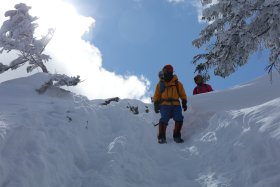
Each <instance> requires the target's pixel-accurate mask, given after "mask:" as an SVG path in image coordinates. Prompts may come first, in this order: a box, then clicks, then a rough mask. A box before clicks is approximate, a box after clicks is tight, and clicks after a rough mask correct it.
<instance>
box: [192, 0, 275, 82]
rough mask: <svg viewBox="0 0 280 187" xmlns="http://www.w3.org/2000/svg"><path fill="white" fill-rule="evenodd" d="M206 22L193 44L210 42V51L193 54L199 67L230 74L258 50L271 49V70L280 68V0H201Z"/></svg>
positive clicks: (220, 74)
mask: <svg viewBox="0 0 280 187" xmlns="http://www.w3.org/2000/svg"><path fill="white" fill-rule="evenodd" d="M201 1H202V5H203V7H204V9H203V12H202V19H203V20H204V21H206V22H207V23H208V24H207V26H206V27H205V28H204V29H203V30H202V31H201V33H200V36H199V38H197V39H195V40H194V41H193V45H194V46H196V47H198V48H200V47H201V46H202V45H203V44H207V43H208V44H209V43H210V45H209V46H208V47H207V52H206V53H204V54H198V55H196V56H195V57H194V58H193V63H194V64H196V65H197V67H196V71H198V72H200V73H202V74H204V75H207V74H208V72H207V71H208V70H209V69H212V68H214V74H215V75H219V76H221V77H227V76H229V75H230V74H232V73H234V72H235V70H236V69H237V68H238V67H240V66H243V65H244V64H246V63H247V62H248V58H249V56H250V55H251V54H253V53H254V52H256V51H259V50H263V49H268V50H269V52H270V55H269V64H268V66H267V70H268V72H272V69H273V68H275V69H276V70H277V71H278V72H280V57H279V55H280V14H279V12H280V1H279V0H215V2H214V0H213V1H212V0H201Z"/></svg>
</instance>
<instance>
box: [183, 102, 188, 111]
mask: <svg viewBox="0 0 280 187" xmlns="http://www.w3.org/2000/svg"><path fill="white" fill-rule="evenodd" d="M182 108H183V110H184V111H186V110H187V109H188V106H187V100H182Z"/></svg>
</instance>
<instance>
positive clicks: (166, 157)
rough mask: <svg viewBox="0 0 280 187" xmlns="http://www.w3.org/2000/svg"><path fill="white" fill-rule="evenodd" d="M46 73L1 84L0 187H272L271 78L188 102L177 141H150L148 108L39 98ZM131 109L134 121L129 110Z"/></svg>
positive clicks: (278, 89) (276, 83) (278, 148)
mask: <svg viewBox="0 0 280 187" xmlns="http://www.w3.org/2000/svg"><path fill="white" fill-rule="evenodd" d="M47 80H48V77H47V76H46V74H42V73H38V74H35V75H32V76H29V77H25V78H19V79H16V80H10V81H7V82H4V83H1V84H0V95H1V97H0V186H1V187H2V186H3V187H38V186H40V187H56V186H57V187H91V186H97V187H131V186H133V187H138V186H139V187H170V186H177V187H183V186H190V187H196V186H197V187H220V186H232V187H237V186H238V187H239V186H248V187H249V186H250V187H251V186H257V187H277V186H278V185H279V184H280V174H279V171H280V160H279V158H280V123H279V121H280V117H279V111H280V79H279V75H278V74H277V75H275V76H274V78H273V82H272V84H271V83H270V82H269V79H268V77H262V78H259V79H257V80H255V81H252V82H250V83H247V84H244V85H240V86H236V87H234V88H231V89H228V90H220V91H215V92H213V93H208V94H202V95H196V96H189V97H188V105H189V109H188V111H187V112H185V113H184V116H185V122H184V126H183V129H182V137H183V138H184V139H185V143H184V144H176V143H174V142H173V140H172V128H173V122H172V121H170V123H169V126H168V133H167V141H168V143H167V144H166V145H159V144H158V143H157V141H156V136H157V127H154V126H153V123H156V122H157V120H158V118H159V116H158V114H155V113H154V112H153V107H152V105H150V104H145V103H142V102H140V101H137V100H126V99H121V100H120V101H119V102H111V103H110V104H108V105H100V104H101V103H102V102H104V100H92V101H90V100H88V99H87V98H85V97H83V96H79V95H75V94H73V93H71V92H68V91H65V90H62V89H56V88H53V89H50V90H48V91H47V92H46V93H44V94H41V95H40V94H38V93H37V92H36V91H35V89H37V88H38V87H40V86H41V85H42V83H45V81H47ZM131 106H137V107H138V109H139V114H137V115H135V114H134V113H133V112H132V111H131V110H130V109H131V108H130V107H131Z"/></svg>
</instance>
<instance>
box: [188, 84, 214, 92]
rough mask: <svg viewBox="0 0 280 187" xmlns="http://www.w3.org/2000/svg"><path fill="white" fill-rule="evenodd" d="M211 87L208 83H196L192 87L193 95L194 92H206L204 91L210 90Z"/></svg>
mask: <svg viewBox="0 0 280 187" xmlns="http://www.w3.org/2000/svg"><path fill="white" fill-rule="evenodd" d="M212 91H213V89H212V87H211V86H210V85H209V84H204V83H203V84H202V85H197V86H196V87H195V88H194V89H193V95H196V94H201V93H206V92H212Z"/></svg>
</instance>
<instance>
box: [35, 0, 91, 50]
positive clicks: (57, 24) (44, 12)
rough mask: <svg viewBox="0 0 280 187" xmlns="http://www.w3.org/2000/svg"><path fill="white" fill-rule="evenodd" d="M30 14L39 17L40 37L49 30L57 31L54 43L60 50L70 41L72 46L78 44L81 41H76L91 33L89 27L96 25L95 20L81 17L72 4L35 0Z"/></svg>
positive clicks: (54, 0) (52, 0) (53, 0)
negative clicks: (88, 32)
mask: <svg viewBox="0 0 280 187" xmlns="http://www.w3.org/2000/svg"><path fill="white" fill-rule="evenodd" d="M30 13H31V14H32V15H34V16H37V17H39V19H38V23H39V27H38V29H37V30H36V32H37V34H38V36H41V35H45V34H46V33H47V31H48V29H49V28H54V29H55V35H54V37H55V38H54V39H53V40H52V42H53V43H55V46H57V48H58V49H59V48H60V47H61V46H62V45H63V46H64V47H65V44H67V43H69V41H70V40H71V43H72V45H73V42H74V43H75V42H78V41H79V40H77V41H75V40H74V39H76V38H78V39H79V38H81V37H82V35H83V34H84V33H85V32H87V31H89V26H90V25H92V24H94V19H92V18H89V17H87V18H86V17H82V16H80V15H79V14H78V13H77V11H76V10H75V8H74V7H73V6H72V5H71V4H69V3H66V2H63V1H56V0H48V1H45V2H42V1H38V0H34V2H32V9H31V10H30ZM66 46H67V45H66ZM66 51H67V50H66Z"/></svg>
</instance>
